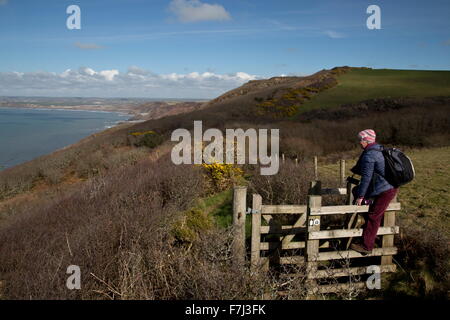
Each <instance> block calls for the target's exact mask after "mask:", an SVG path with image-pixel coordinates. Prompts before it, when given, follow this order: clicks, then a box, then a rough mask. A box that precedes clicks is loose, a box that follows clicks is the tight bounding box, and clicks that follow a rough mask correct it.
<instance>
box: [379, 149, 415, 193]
mask: <svg viewBox="0 0 450 320" xmlns="http://www.w3.org/2000/svg"><path fill="white" fill-rule="evenodd" d="M382 153H383V156H384V162H385V166H384V170H385V174H384V178H385V179H386V180H387V182H389V184H391V185H392V186H393V187H394V188H398V187H400V186H402V185H404V184H407V183H408V182H411V181H412V180H413V179H414V176H415V175H416V173H415V171H414V166H413V163H412V161H411V159H410V158H409V157H408V156H407V155H405V154H404V153H403V152H401V151H400V150H399V149H397V148H384V147H383V150H382Z"/></svg>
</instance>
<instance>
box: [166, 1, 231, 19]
mask: <svg viewBox="0 0 450 320" xmlns="http://www.w3.org/2000/svg"><path fill="white" fill-rule="evenodd" d="M169 10H170V11H171V12H172V13H174V14H175V16H176V17H177V18H178V20H179V21H181V22H197V21H208V20H209V21H211V20H213V21H224V20H230V19H231V16H230V14H229V13H228V12H227V11H226V10H225V8H224V7H223V6H221V5H219V4H208V3H202V2H200V1H199V0H172V2H171V3H170V4H169Z"/></svg>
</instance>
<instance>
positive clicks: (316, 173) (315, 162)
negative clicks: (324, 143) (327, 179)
mask: <svg viewBox="0 0 450 320" xmlns="http://www.w3.org/2000/svg"><path fill="white" fill-rule="evenodd" d="M314 180H319V172H318V168H317V156H314Z"/></svg>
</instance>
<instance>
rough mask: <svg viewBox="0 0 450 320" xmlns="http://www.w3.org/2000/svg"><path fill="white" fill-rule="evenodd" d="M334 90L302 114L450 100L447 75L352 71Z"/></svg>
mask: <svg viewBox="0 0 450 320" xmlns="http://www.w3.org/2000/svg"><path fill="white" fill-rule="evenodd" d="M337 80H338V84H337V86H335V87H333V88H331V89H328V90H326V91H324V92H322V93H321V94H319V95H317V96H315V97H313V98H312V99H311V100H310V101H308V102H306V103H305V104H303V106H302V108H301V109H300V110H301V112H304V111H308V110H311V109H315V108H331V107H338V106H340V105H343V104H350V103H357V102H360V101H363V100H369V99H376V98H397V97H416V98H424V97H431V96H450V71H416V70H391V69H351V70H350V71H348V72H346V73H344V74H342V75H340V76H338V78H337Z"/></svg>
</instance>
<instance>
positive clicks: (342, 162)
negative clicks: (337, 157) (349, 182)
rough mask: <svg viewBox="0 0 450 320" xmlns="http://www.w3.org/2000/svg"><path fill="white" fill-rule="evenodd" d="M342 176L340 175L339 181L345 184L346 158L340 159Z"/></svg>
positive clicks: (342, 184)
mask: <svg viewBox="0 0 450 320" xmlns="http://www.w3.org/2000/svg"><path fill="white" fill-rule="evenodd" d="M339 164H340V171H339V172H340V176H339V182H340V185H341V186H344V185H345V160H343V159H342V160H341V161H340V163H339Z"/></svg>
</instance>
